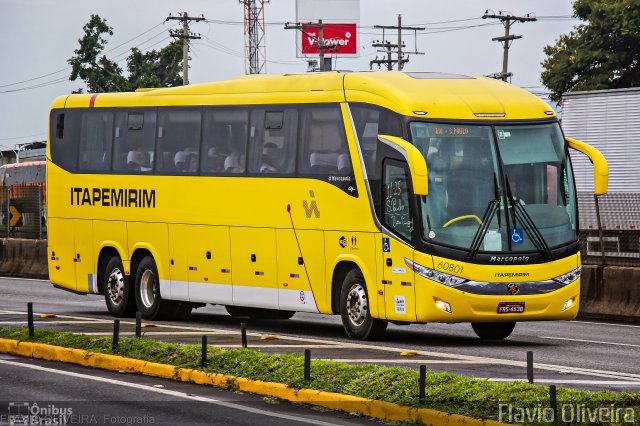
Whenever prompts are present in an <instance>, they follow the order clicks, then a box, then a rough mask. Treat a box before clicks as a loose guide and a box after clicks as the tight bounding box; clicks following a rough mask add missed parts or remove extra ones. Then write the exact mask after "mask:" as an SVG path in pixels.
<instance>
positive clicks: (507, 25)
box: [482, 10, 538, 81]
mask: <svg viewBox="0 0 640 426" xmlns="http://www.w3.org/2000/svg"><path fill="white" fill-rule="evenodd" d="M489 12H491V13H489ZM487 18H491V19H498V20H500V21H502V23H503V25H504V36H502V37H494V38H492V39H491V41H499V42H501V43H502V46H503V53H502V72H499V73H495V74H491V75H490V76H489V77H493V78H496V79H499V80H502V81H507V79H508V78H509V77H511V76H513V73H511V72H509V71H508V67H509V48H510V47H511V43H513V40H517V39H519V38H522V36H521V35H515V34H510V30H511V25H513V23H514V22H533V21H537V20H538V18H536V17H535V15H534V14H533V13H527V14H526V15H525V16H514V15H512V14H511V12H506V11H502V10H500V11H498V14H497V15H496V14H495V13H494V12H493V11H489V10H486V11H485V12H484V15H482V19H487Z"/></svg>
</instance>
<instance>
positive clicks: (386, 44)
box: [369, 40, 408, 71]
mask: <svg viewBox="0 0 640 426" xmlns="http://www.w3.org/2000/svg"><path fill="white" fill-rule="evenodd" d="M371 45H372V46H373V47H381V48H383V49H384V50H378V52H382V53H386V54H387V58H386V59H378V56H376V58H375V59H373V60H371V61H369V68H370V69H371V68H373V66H374V65H378V69H380V65H382V64H385V65H386V66H387V71H391V70H393V64H395V63H396V62H398V61H397V60H395V59H392V58H391V55H392V54H393V50H394V49H397V48H398V45H397V44H393V43H391V42H390V41H383V42H381V41H379V40H376V41H374V42H373V43H372V44H371ZM407 60H408V59H407Z"/></svg>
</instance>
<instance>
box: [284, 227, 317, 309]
mask: <svg viewBox="0 0 640 426" xmlns="http://www.w3.org/2000/svg"><path fill="white" fill-rule="evenodd" d="M276 241H277V245H278V303H279V307H280V309H285V310H290V311H298V312H318V307H317V305H316V302H319V303H323V302H324V301H325V300H326V294H327V290H326V285H325V282H326V281H325V279H324V268H325V264H324V263H325V262H324V234H323V233H322V231H295V234H294V231H293V230H292V229H278V230H277V231H276ZM298 243H299V246H298ZM307 274H308V275H307ZM312 284H313V285H312ZM316 298H317V299H316Z"/></svg>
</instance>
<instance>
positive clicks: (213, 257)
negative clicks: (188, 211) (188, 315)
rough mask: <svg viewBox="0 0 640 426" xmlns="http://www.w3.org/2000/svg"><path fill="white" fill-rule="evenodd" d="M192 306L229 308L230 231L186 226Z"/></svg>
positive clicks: (209, 227)
mask: <svg viewBox="0 0 640 426" xmlns="http://www.w3.org/2000/svg"><path fill="white" fill-rule="evenodd" d="M185 228H187V231H186V234H187V238H188V241H189V244H188V245H187V246H186V252H187V265H188V269H189V300H190V301H191V302H202V303H217V304H223V305H230V304H232V303H233V300H232V287H231V286H232V282H231V246H230V243H229V227H227V226H205V225H185Z"/></svg>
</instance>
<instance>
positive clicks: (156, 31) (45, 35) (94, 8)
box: [0, 0, 580, 150]
mask: <svg viewBox="0 0 640 426" xmlns="http://www.w3.org/2000/svg"><path fill="white" fill-rule="evenodd" d="M295 1H296V0H271V2H270V3H268V4H266V5H265V13H264V15H265V23H266V34H265V38H266V58H267V61H268V62H267V67H266V68H267V72H268V73H293V72H306V70H307V63H306V61H305V60H304V59H302V58H297V57H296V43H295V38H296V37H299V36H300V35H299V33H298V34H296V31H293V30H285V29H284V23H285V22H294V21H295V20H296V16H295V15H296V6H295ZM316 1H317V2H321V1H322V0H316ZM571 5H572V2H571V0H536V1H532V0H481V1H479V0H447V1H442V0H396V1H389V0H360V24H359V25H360V28H359V42H358V45H359V46H360V57H358V58H339V59H338V61H337V65H336V68H338V69H344V70H352V71H361V70H369V61H370V60H372V59H374V58H375V57H376V54H377V55H378V56H381V54H380V53H377V52H376V49H375V48H374V47H372V46H371V43H372V41H374V40H381V39H382V32H381V30H379V29H375V28H373V26H374V25H395V24H396V23H397V15H398V14H401V15H402V24H403V25H413V26H424V27H426V30H425V31H423V32H420V33H418V35H417V37H416V38H415V39H414V35H413V34H412V33H406V35H405V36H404V37H405V38H404V39H405V40H406V44H407V48H408V50H414V49H415V43H416V42H417V50H418V51H422V52H425V55H412V56H410V61H409V63H408V64H406V65H405V71H418V70H420V71H445V72H455V73H465V74H472V75H488V74H492V73H495V72H498V71H500V70H501V69H502V45H501V44H500V43H498V42H495V41H491V38H492V37H497V36H501V35H503V34H504V28H503V26H502V25H501V24H500V23H499V22H498V21H496V20H491V19H486V20H483V19H481V17H482V15H483V14H484V12H485V10H487V9H489V10H491V11H494V12H495V13H498V11H508V12H511V13H512V14H514V15H517V16H522V15H525V14H527V13H529V12H532V13H534V14H535V15H536V16H537V17H538V18H539V19H538V21H536V22H526V23H516V24H514V25H513V27H512V30H511V32H512V34H518V35H522V36H523V38H522V39H519V40H515V41H514V42H513V44H512V46H511V49H510V52H509V71H511V72H513V78H512V81H511V82H512V83H513V84H515V85H518V86H520V87H524V88H527V89H528V90H531V91H533V92H536V93H540V92H544V91H545V88H544V87H543V86H542V83H541V82H540V73H541V71H542V66H541V62H542V61H543V60H544V58H545V55H544V52H543V48H544V46H546V45H549V44H553V43H554V42H555V41H556V40H557V39H558V37H559V36H560V35H561V34H565V33H568V32H569V31H571V30H572V28H573V27H574V26H575V25H578V24H579V23H580V22H579V21H577V20H575V19H572V18H571V15H572V8H571ZM181 12H188V13H189V15H190V16H198V15H201V14H202V15H204V17H205V18H206V19H207V21H204V22H197V23H193V24H192V26H191V30H192V31H193V32H196V33H200V34H201V36H202V39H200V40H194V41H193V42H192V45H191V51H190V57H191V60H190V62H189V65H190V67H189V80H190V83H191V84H194V83H203V82H208V81H219V80H226V79H229V78H233V77H234V76H237V75H242V74H244V72H245V60H244V53H243V50H244V33H243V25H242V19H243V7H242V5H241V4H240V3H239V2H238V0H181V1H180V2H177V1H175V0H174V1H169V0H102V1H97V0H55V1H54V0H0V53H1V57H2V58H3V60H2V64H1V66H0V149H2V150H4V149H7V148H9V149H15V146H16V145H17V144H21V143H27V142H32V141H34V140H45V139H46V131H47V117H48V112H49V107H50V105H51V102H52V101H53V99H55V98H56V97H57V96H59V95H63V94H67V93H70V92H71V91H72V90H76V89H78V88H86V86H85V84H84V82H82V81H80V80H76V81H69V80H68V78H69V75H70V67H69V65H68V64H67V60H68V59H69V58H70V57H72V56H73V54H74V50H75V49H77V48H78V46H79V44H78V39H79V38H80V37H82V35H83V30H82V27H83V26H84V24H86V23H87V22H88V21H89V18H90V15H91V14H98V15H100V16H101V17H102V18H104V19H106V20H107V23H108V24H109V25H110V26H111V27H113V32H114V34H113V36H110V37H109V38H108V43H107V45H106V48H105V51H106V52H107V53H106V55H107V57H109V58H110V59H112V60H116V61H119V63H120V65H121V66H122V67H123V68H126V57H127V56H128V55H129V52H130V49H131V48H132V47H138V48H140V49H141V50H143V51H146V50H149V49H158V48H161V47H163V46H165V45H166V44H168V43H169V41H170V40H171V39H170V37H169V31H168V30H169V29H170V28H171V27H172V26H174V25H177V21H168V22H165V18H166V17H167V16H168V15H169V14H170V13H171V14H173V15H177V14H179V13H181ZM396 37H397V35H396V34H394V35H393V37H389V35H388V34H387V37H386V38H387V39H391V40H392V41H395V40H396Z"/></svg>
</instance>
